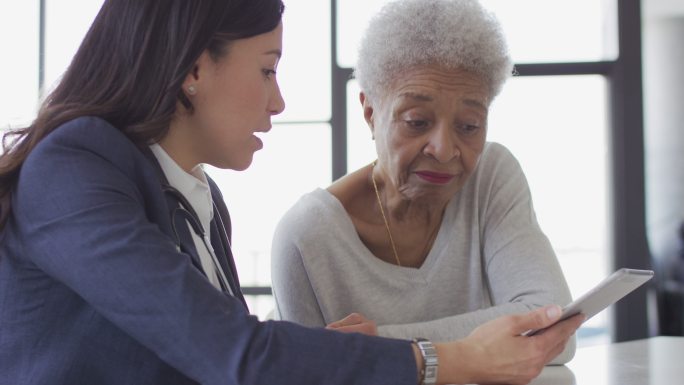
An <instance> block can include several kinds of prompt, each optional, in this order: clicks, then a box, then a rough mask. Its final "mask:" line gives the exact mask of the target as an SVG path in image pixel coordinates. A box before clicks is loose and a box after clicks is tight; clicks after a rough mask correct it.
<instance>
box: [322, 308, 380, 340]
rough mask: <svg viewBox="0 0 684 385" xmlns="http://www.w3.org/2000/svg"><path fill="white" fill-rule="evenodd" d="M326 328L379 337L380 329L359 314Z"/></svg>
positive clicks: (349, 316) (352, 314)
mask: <svg viewBox="0 0 684 385" xmlns="http://www.w3.org/2000/svg"><path fill="white" fill-rule="evenodd" d="M325 328H326V329H331V330H336V331H339V332H343V333H362V334H367V335H370V336H377V335H378V328H377V326H376V325H375V321H373V320H369V319H367V318H366V317H364V316H363V315H361V314H359V313H351V314H350V315H348V316H346V317H344V318H343V319H341V320H339V321H335V322H333V323H330V324H329V325H327V326H326V327H325Z"/></svg>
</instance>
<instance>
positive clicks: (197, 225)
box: [162, 182, 235, 296]
mask: <svg viewBox="0 0 684 385" xmlns="http://www.w3.org/2000/svg"><path fill="white" fill-rule="evenodd" d="M162 191H163V192H164V195H166V196H167V197H171V198H173V199H174V200H175V201H176V202H177V203H178V205H175V206H174V207H173V208H172V209H170V210H171V213H170V216H171V227H172V229H173V233H174V236H175V237H176V248H177V249H178V250H179V251H180V248H181V238H180V234H179V232H178V228H177V227H176V220H175V219H176V215H180V216H181V217H182V218H183V219H185V221H186V222H187V223H189V224H190V227H191V228H192V231H193V232H194V233H195V234H196V235H197V236H198V237H199V238H200V239H201V240H202V244H203V245H204V247H205V248H206V250H207V252H208V253H209V255H210V256H211V260H212V263H213V265H214V270H216V274H217V275H218V279H219V283H220V284H221V288H222V289H223V290H224V291H227V292H228V293H230V295H233V296H234V295H235V293H234V292H233V290H234V289H233V288H232V287H231V286H230V284H229V283H228V278H227V277H226V274H225V272H224V270H223V268H222V267H221V264H220V263H219V260H218V258H217V257H216V253H215V252H214V249H213V248H212V247H211V246H210V244H209V243H208V237H207V233H206V231H205V230H204V227H203V226H202V223H201V222H200V219H199V215H197V212H196V211H195V209H194V208H193V207H192V205H191V204H190V202H188V200H187V199H186V198H185V196H183V194H182V193H181V192H180V191H178V190H177V189H176V188H175V187H173V186H171V185H169V184H168V183H166V182H164V183H162ZM212 205H213V209H214V211H215V212H219V210H218V208H217V207H216V203H214V202H213V201H212ZM214 219H215V221H216V223H217V224H218V226H219V228H220V230H221V231H223V234H227V232H226V228H225V226H224V225H223V220H222V219H221V217H220V216H219V215H215V216H214ZM219 239H220V241H221V245H222V246H223V249H224V250H226V251H227V252H228V251H230V250H231V245H230V241H229V240H228V239H227V238H226V237H225V236H219Z"/></svg>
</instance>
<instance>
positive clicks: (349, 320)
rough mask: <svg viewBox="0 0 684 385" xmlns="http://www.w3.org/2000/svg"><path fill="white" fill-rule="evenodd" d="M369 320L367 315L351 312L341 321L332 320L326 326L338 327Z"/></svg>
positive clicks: (329, 327)
mask: <svg viewBox="0 0 684 385" xmlns="http://www.w3.org/2000/svg"><path fill="white" fill-rule="evenodd" d="M364 321H367V319H366V317H364V316H362V315H361V314H359V313H351V314H349V315H348V316H346V317H344V318H342V319H341V320H339V321H335V322H331V323H330V324H328V326H326V328H328V329H336V328H340V327H344V326H350V325H356V324H360V323H363V322H364Z"/></svg>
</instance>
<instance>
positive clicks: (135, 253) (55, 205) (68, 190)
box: [13, 118, 417, 384]
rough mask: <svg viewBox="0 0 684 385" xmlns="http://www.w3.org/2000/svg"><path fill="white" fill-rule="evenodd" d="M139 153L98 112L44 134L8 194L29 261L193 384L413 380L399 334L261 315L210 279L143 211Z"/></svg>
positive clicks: (151, 212) (145, 181)
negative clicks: (353, 331) (352, 331)
mask: <svg viewBox="0 0 684 385" xmlns="http://www.w3.org/2000/svg"><path fill="white" fill-rule="evenodd" d="M146 162H147V161H146V160H145V158H144V157H143V156H142V155H141V153H140V151H139V150H138V149H137V148H135V147H134V146H133V145H132V144H131V143H130V141H128V139H127V138H126V137H124V136H123V135H122V134H121V133H120V132H119V131H118V130H116V129H113V127H111V126H110V125H108V124H107V123H105V122H104V121H102V120H99V119H94V118H86V119H79V120H76V121H72V123H69V124H67V125H65V126H62V127H60V128H58V129H57V130H56V131H55V132H53V133H52V134H51V135H49V136H48V137H47V138H46V139H44V140H43V142H41V144H40V145H39V146H38V147H37V148H36V149H35V150H34V151H33V153H32V154H31V156H29V158H28V159H27V161H26V162H25V164H24V166H23V168H22V171H21V175H20V182H19V185H18V187H17V190H16V194H15V195H14V202H13V210H14V215H15V217H16V220H17V223H18V228H19V230H20V232H21V233H22V234H24V241H23V242H24V247H25V252H26V253H27V255H30V258H31V260H32V261H33V263H35V265H36V266H37V267H38V268H39V269H40V270H41V271H42V272H43V273H44V274H47V275H49V276H51V277H52V278H53V279H54V280H56V281H59V282H60V283H62V284H63V285H66V286H67V287H69V288H70V289H71V290H72V291H74V292H75V293H77V294H78V295H79V296H81V297H82V298H83V299H84V301H86V302H87V303H88V304H89V305H90V306H91V307H92V308H93V309H94V310H95V311H96V312H98V313H99V314H101V315H102V316H103V317H105V318H106V319H108V320H109V321H110V322H112V323H113V324H114V325H116V326H117V327H118V328H120V329H121V330H122V331H124V332H125V333H127V334H128V335H130V336H131V337H132V338H134V339H135V340H136V341H138V342H139V343H140V344H141V345H143V346H145V347H146V348H148V349H149V350H151V351H153V352H154V353H156V354H157V355H158V356H159V357H160V358H161V359H162V360H164V361H165V362H167V363H168V364H169V365H171V366H172V367H174V368H176V369H177V370H178V371H179V372H181V373H183V374H184V375H186V376H187V377H189V378H191V379H193V380H195V381H197V382H199V383H202V384H229V383H239V384H276V383H279V384H295V383H296V384H323V383H326V384H413V383H415V379H416V376H417V374H416V367H415V362H414V358H413V354H412V350H411V348H410V343H409V342H408V341H401V340H391V339H386V338H381V337H368V336H362V335H348V334H343V333H336V332H332V331H328V330H313V329H307V328H304V327H301V326H298V325H294V324H292V323H287V322H263V323H262V322H259V321H258V320H257V319H256V318H255V317H254V316H251V315H249V314H248V313H247V312H246V311H245V309H244V307H243V306H242V305H241V304H240V302H239V301H237V300H236V299H234V298H232V297H230V296H228V295H225V294H223V293H221V292H220V291H218V290H216V289H215V288H214V287H213V286H212V285H211V284H210V283H209V282H208V281H207V280H206V279H205V277H204V276H203V275H202V274H201V273H200V272H199V271H198V270H197V269H196V268H195V267H193V265H192V263H191V261H190V258H189V257H188V256H187V255H185V254H182V253H180V252H177V251H176V248H175V245H174V243H173V242H172V240H171V239H170V238H169V237H168V236H167V235H166V234H164V233H163V232H162V231H161V230H160V227H159V226H158V225H157V224H156V223H154V222H153V221H151V218H154V217H155V215H158V214H156V212H157V211H158V210H156V209H157V208H158V207H163V206H165V203H164V202H156V200H157V198H159V196H156V195H154V193H153V190H154V189H153V188H150V187H149V186H150V181H149V178H150V175H151V174H149V173H145V169H146V167H148V166H147V165H146ZM145 186H147V187H145ZM159 212H164V210H163V209H160V210H159ZM164 215H167V213H166V212H164Z"/></svg>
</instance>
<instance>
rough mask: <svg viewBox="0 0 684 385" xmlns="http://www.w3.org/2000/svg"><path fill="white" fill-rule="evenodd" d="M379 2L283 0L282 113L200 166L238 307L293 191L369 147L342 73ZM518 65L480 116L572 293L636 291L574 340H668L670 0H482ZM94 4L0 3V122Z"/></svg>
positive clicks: (681, 173)
mask: <svg viewBox="0 0 684 385" xmlns="http://www.w3.org/2000/svg"><path fill="white" fill-rule="evenodd" d="M386 2H387V1H386V0H372V1H371V0H364V1H352V0H337V1H336V0H329V1H323V0H317V1H311V0H286V1H285V5H286V11H285V15H284V27H285V30H284V56H283V59H282V61H281V63H280V66H279V69H278V77H279V81H280V84H281V88H282V91H283V96H284V98H285V101H286V104H287V108H286V111H285V112H284V113H283V114H282V115H280V116H278V117H277V118H275V119H274V129H273V130H272V131H271V132H270V133H269V134H268V135H267V136H265V138H263V139H264V146H265V149H264V151H261V152H258V153H257V154H256V156H255V158H254V163H253V165H252V167H251V168H250V169H249V170H247V171H245V172H241V173H237V172H233V171H226V170H218V169H213V168H211V167H208V168H207V170H208V172H209V173H210V175H211V176H212V177H213V178H214V179H215V180H216V181H217V183H219V185H220V187H221V188H222V190H223V192H224V197H225V199H226V203H227V205H228V207H229V209H230V212H231V217H232V220H233V239H234V243H233V252H234V254H235V256H236V259H237V264H238V270H239V273H240V277H241V281H242V284H243V286H244V290H245V292H246V293H248V294H249V295H248V301H249V304H250V308H251V311H252V312H253V313H254V314H256V315H257V316H259V317H261V318H265V317H266V316H267V314H268V313H269V312H270V311H271V309H272V308H273V300H272V297H271V296H270V244H271V237H272V234H273V230H274V228H275V226H276V224H277V222H278V220H279V218H280V217H281V216H282V215H283V214H284V212H285V211H286V210H287V209H288V208H289V207H290V206H292V205H293V204H294V203H295V202H296V200H297V199H298V198H299V197H300V196H301V195H302V194H305V193H307V192H309V191H311V190H313V189H315V188H317V187H325V186H327V185H329V184H330V183H331V182H332V181H333V180H334V179H337V178H339V177H340V176H342V175H344V174H345V173H346V172H347V171H351V170H354V169H356V168H358V167H360V166H362V165H364V164H367V163H369V162H371V161H372V160H373V159H374V147H373V142H372V141H371V137H370V132H369V130H368V128H367V127H366V125H365V122H364V121H363V118H362V114H361V109H360V105H359V102H358V86H357V84H356V82H355V81H354V80H353V79H352V76H351V74H352V68H353V65H354V63H355V59H356V47H357V43H358V40H359V38H360V37H361V35H362V34H363V31H364V28H365V24H366V22H367V21H368V19H369V18H370V17H371V16H372V15H373V14H374V13H375V12H376V11H377V10H379V8H380V7H381V6H382V5H383V4H384V3H386ZM482 2H483V4H484V5H485V6H486V7H487V8H489V9H491V10H492V11H493V12H494V13H495V14H496V15H497V17H498V18H499V20H500V21H501V23H502V25H503V27H504V30H505V33H506V35H507V37H508V42H509V46H510V49H511V53H512V56H513V58H514V60H515V62H516V70H517V72H518V74H517V75H516V76H515V77H514V78H512V79H511V80H510V81H509V82H508V83H507V84H506V85H505V86H504V89H503V91H502V93H501V94H500V95H499V96H498V98H497V99H496V100H495V101H494V104H493V105H492V108H491V111H490V118H489V131H488V140H490V141H497V142H500V143H503V144H504V145H506V146H507V147H508V148H509V149H511V151H512V152H513V153H514V154H515V155H516V157H517V158H518V159H519V160H520V162H521V164H522V166H523V169H524V170H525V173H526V175H527V178H528V181H529V183H530V186H531V189H532V194H533V199H534V203H535V209H536V213H537V217H538V220H539V222H540V225H541V226H542V228H543V229H544V231H545V233H546V234H547V235H548V236H549V238H550V240H551V242H552V244H553V245H554V248H555V251H556V254H557V256H558V258H559V260H560V263H561V266H562V268H563V271H564V273H565V275H566V278H567V280H568V283H569V285H570V288H571V291H572V294H573V297H577V296H579V295H581V294H583V293H584V292H586V291H587V290H589V289H590V288H591V287H592V286H594V285H595V284H596V283H598V282H599V281H600V280H601V279H603V278H604V277H605V276H606V275H608V274H609V273H610V272H612V271H613V270H615V269H616V268H619V267H631V268H653V269H655V270H656V278H655V279H654V280H653V281H652V282H651V283H650V284H649V285H648V286H647V287H642V288H641V289H639V290H638V291H636V292H635V293H632V294H630V295H629V296H628V297H626V298H625V299H623V300H622V301H620V302H619V303H618V304H616V305H614V306H612V307H611V308H610V309H609V310H608V311H604V312H602V313H600V314H599V315H598V316H596V317H595V318H593V319H591V320H590V321H589V322H587V323H585V324H584V326H583V327H582V328H581V329H580V331H579V334H578V336H579V346H587V345H593V344H598V343H604V342H608V341H625V340H632V339H638V338H644V337H647V336H650V335H659V334H667V335H682V325H683V322H682V316H683V314H684V307H683V306H682V299H681V298H682V293H683V292H684V290H682V282H683V281H684V276H683V275H684V267H682V264H683V263H684V262H683V260H684V246H683V244H684V240H683V237H684V227H682V226H684V225H682V223H683V222H684V129H683V127H682V125H683V123H682V122H684V108H683V107H684V106H682V103H684V102H683V101H684V74H682V71H681V68H684V44H682V43H681V42H682V39H684V1H681V0H643V1H638V0H517V1H507V0H482ZM101 4H102V1H101V0H40V1H39V0H30V1H28V0H25V1H14V0H0V49H1V52H2V53H3V55H2V60H0V73H2V74H4V76H5V78H4V79H5V81H4V83H5V87H4V90H5V91H4V92H2V93H0V130H6V129H11V128H12V127H20V126H22V125H25V124H28V123H30V122H31V121H32V119H33V118H34V117H35V113H36V109H37V106H38V103H39V101H40V100H41V97H42V96H44V95H45V93H46V92H49V90H50V89H51V87H53V85H54V84H55V83H56V82H58V81H59V78H60V76H61V74H62V73H63V72H64V70H65V69H66V68H67V66H68V65H69V62H70V60H71V57H72V56H73V54H74V52H75V50H76V49H77V48H78V45H79V43H80V40H81V39H82V37H83V36H84V34H85V33H86V31H87V29H88V27H89V25H90V23H91V21H92V19H93V18H94V16H95V14H96V13H97V11H98V10H99V7H100V6H101Z"/></svg>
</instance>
